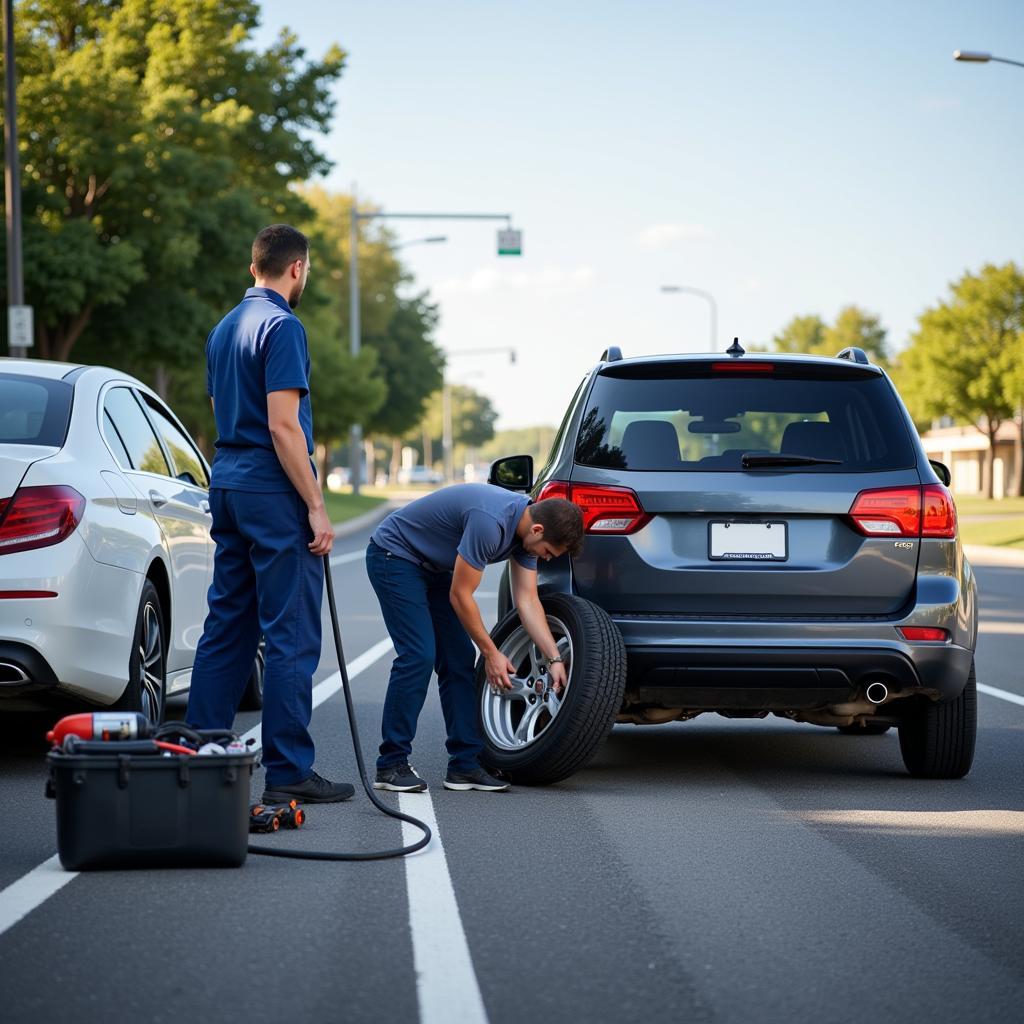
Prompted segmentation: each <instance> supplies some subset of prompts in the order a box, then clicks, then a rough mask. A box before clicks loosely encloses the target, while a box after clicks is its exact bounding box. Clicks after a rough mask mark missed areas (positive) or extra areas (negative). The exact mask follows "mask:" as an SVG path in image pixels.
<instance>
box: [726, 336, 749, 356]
mask: <svg viewBox="0 0 1024 1024" xmlns="http://www.w3.org/2000/svg"><path fill="white" fill-rule="evenodd" d="M725 354H726V355H727V356H732V357H733V359H739V357H740V356H745V355H746V354H747V350H746V349H745V348H744V347H743V346H742V345H741V344H740V339H739V338H733V339H732V344H731V345H730V346H729V347H728V348H727V349H726V350H725Z"/></svg>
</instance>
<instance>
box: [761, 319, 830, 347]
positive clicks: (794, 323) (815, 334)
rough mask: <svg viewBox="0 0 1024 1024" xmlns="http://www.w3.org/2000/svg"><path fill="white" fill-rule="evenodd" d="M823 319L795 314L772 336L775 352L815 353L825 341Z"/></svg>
mask: <svg viewBox="0 0 1024 1024" xmlns="http://www.w3.org/2000/svg"><path fill="white" fill-rule="evenodd" d="M825 330H826V327H825V321H824V320H822V319H821V317H820V316H817V315H814V314H812V315H811V316H795V317H793V319H792V320H790V321H789V323H788V324H786V326H785V327H783V328H782V330H781V331H780V332H779V333H778V334H776V335H775V337H774V338H772V345H773V346H774V347H775V351H776V352H802V353H804V354H811V353H814V354H817V353H819V352H820V351H821V348H822V345H823V344H824V342H825Z"/></svg>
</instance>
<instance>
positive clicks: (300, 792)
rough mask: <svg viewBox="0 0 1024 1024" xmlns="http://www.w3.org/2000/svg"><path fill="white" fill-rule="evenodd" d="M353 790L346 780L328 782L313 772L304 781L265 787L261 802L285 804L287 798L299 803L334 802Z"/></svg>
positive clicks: (346, 796)
mask: <svg viewBox="0 0 1024 1024" xmlns="http://www.w3.org/2000/svg"><path fill="white" fill-rule="evenodd" d="M354 792H355V790H354V789H353V788H352V787H351V786H350V785H349V784H348V783H347V782H328V781H327V779H324V778H322V777H321V776H319V775H317V773H316V772H313V774H312V775H310V777H309V778H308V779H306V781H305V782H296V783H294V784H293V785H291V786H277V787H275V788H274V789H265V790H264V791H263V803H265V804H286V803H288V801H289V800H298V801H299V803H300V804H336V803H338V802H339V801H341V800H348V799H349V797H351V796H352V794H353V793H354Z"/></svg>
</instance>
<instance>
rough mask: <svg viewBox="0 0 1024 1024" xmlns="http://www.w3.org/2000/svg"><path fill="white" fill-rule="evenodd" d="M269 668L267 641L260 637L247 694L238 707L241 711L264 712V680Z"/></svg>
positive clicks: (246, 690) (246, 689)
mask: <svg viewBox="0 0 1024 1024" xmlns="http://www.w3.org/2000/svg"><path fill="white" fill-rule="evenodd" d="M266 668H267V641H266V639H265V638H264V637H262V636H261V637H260V645H259V647H258V648H257V649H256V660H255V662H253V666H252V673H251V674H250V675H249V682H248V683H246V684H245V693H243V694H242V700H241V702H240V703H239V705H238V710H239V711H262V710H263V678H264V675H265V673H266Z"/></svg>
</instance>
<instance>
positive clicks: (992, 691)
mask: <svg viewBox="0 0 1024 1024" xmlns="http://www.w3.org/2000/svg"><path fill="white" fill-rule="evenodd" d="M978 693H987V694H988V695H989V696H990V697H998V698H999V699H1000V700H1005V701H1009V702H1010V703H1011V704H1019V705H1020V706H1021V707H1022V708H1024V697H1022V696H1021V695H1020V694H1019V693H1010V691H1009V690H1000V689H999V687H997V686H986V685H985V684H984V683H978Z"/></svg>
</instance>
